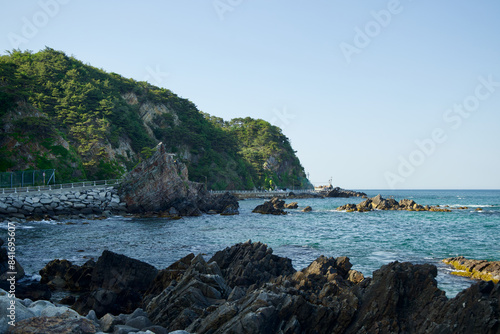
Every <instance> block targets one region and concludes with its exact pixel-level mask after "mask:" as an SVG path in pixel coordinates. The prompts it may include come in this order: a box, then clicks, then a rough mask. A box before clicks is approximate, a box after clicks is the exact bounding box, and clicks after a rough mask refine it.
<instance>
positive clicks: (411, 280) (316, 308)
mask: <svg viewBox="0 0 500 334" xmlns="http://www.w3.org/2000/svg"><path fill="white" fill-rule="evenodd" d="M106 257H110V259H115V260H116V259H118V260H119V261H118V260H117V261H114V260H112V261H105V262H106V263H108V264H109V263H115V265H112V266H110V269H109V271H110V272H114V274H106V273H105V272H102V275H99V277H101V278H102V279H101V278H100V279H99V284H96V285H95V286H92V287H91V289H96V291H97V292H98V291H101V290H102V289H103V288H104V289H106V287H110V286H115V287H116V286H117V285H120V286H122V287H123V286H128V287H129V288H132V285H134V284H132V282H136V281H135V279H126V278H123V277H126V276H127V275H126V274H125V273H129V274H132V273H134V275H135V277H137V278H141V279H143V278H145V277H144V272H145V271H146V272H147V271H148V270H149V269H148V267H145V266H146V264H143V263H141V262H140V261H137V260H132V259H125V258H126V257H123V256H121V255H112V254H108V256H106ZM122 257H123V258H122ZM103 263H104V262H103ZM119 263H121V264H122V265H117V264H119ZM98 264H99V261H98V262H97V264H96V266H97V265H98ZM124 264H127V265H126V266H125V265H124ZM104 268H105V267H104V266H102V267H101V269H102V270H104ZM133 268H135V269H133ZM102 270H101V271H102ZM153 271H154V270H153ZM153 271H151V273H150V274H148V277H153V276H154V275H153ZM436 275H437V269H436V267H435V266H433V265H429V264H423V265H414V264H411V263H399V262H393V263H390V264H388V265H385V266H383V267H381V268H380V269H379V270H377V271H375V272H374V273H373V278H364V277H363V275H362V274H361V273H359V272H357V271H355V270H352V265H351V263H350V261H349V259H348V258H346V257H338V258H327V257H324V256H320V257H319V258H317V259H316V260H315V261H313V262H312V263H311V264H310V265H309V266H308V267H307V268H305V269H303V270H301V271H295V270H294V269H293V268H292V266H291V261H290V260H289V259H286V258H282V257H279V256H276V255H273V254H272V250H271V249H270V248H268V247H267V246H266V245H264V244H261V243H252V242H250V241H248V242H246V243H242V244H237V245H234V246H232V247H229V248H226V249H224V250H222V251H220V252H217V253H216V254H215V255H214V256H213V257H212V258H211V259H210V260H209V261H205V259H204V258H203V257H202V256H201V255H198V256H195V255H194V254H190V255H188V256H186V257H184V258H182V259H180V260H179V261H177V262H176V263H174V264H172V265H171V266H170V267H169V268H167V269H164V270H161V271H159V272H158V273H157V274H156V278H154V277H153V278H151V279H150V280H149V281H148V282H149V283H148V288H146V284H145V283H144V282H141V283H138V282H136V283H137V284H138V286H137V287H136V289H135V292H137V293H139V294H141V295H142V296H143V299H142V302H143V305H144V307H145V311H146V312H144V311H142V310H140V309H138V310H136V311H134V314H133V316H132V315H131V316H125V315H119V316H118V315H111V314H106V315H104V316H102V317H101V319H100V320H98V319H97V317H95V313H94V311H90V313H89V315H88V316H87V318H88V319H91V320H92V319H94V320H93V322H92V323H93V324H94V325H96V326H100V329H101V330H102V331H105V332H113V331H115V332H117V331H120V330H133V329H134V328H135V329H137V330H136V331H138V330H139V328H146V326H150V327H149V328H153V327H151V325H155V326H156V327H154V330H153V332H158V331H159V332H164V333H168V332H170V331H174V330H186V331H187V332H189V333H243V332H244V333H256V334H257V333H450V334H451V333H500V320H499V317H498V315H499V314H500V286H499V285H498V284H494V283H493V282H491V281H490V282H480V283H477V284H475V285H473V286H471V287H470V288H468V289H466V290H464V291H462V292H461V293H459V294H458V295H457V296H456V297H455V298H453V299H448V298H446V296H445V293H444V292H443V291H441V290H440V289H438V287H437V282H436V279H435V277H436ZM117 277H122V278H120V282H121V283H117V281H116V278H117ZM92 282H95V280H94V279H93V280H92ZM127 282H128V283H127ZM129 283H130V284H129ZM96 291H92V293H95V292H96ZM128 291H129V293H130V290H128ZM134 300H135V299H134ZM129 305H130V304H129ZM135 305H136V304H134V306H135ZM121 306H122V307H123V305H121ZM127 309H128V310H129V311H128V312H131V311H132V308H130V307H129V308H127ZM80 312H82V313H85V312H86V311H85V312H83V311H82V310H80ZM99 316H100V315H99ZM136 317H137V318H138V320H135V321H132V319H134V318H136ZM33 321H34V320H33ZM130 325H133V326H130ZM134 326H135V327H134Z"/></svg>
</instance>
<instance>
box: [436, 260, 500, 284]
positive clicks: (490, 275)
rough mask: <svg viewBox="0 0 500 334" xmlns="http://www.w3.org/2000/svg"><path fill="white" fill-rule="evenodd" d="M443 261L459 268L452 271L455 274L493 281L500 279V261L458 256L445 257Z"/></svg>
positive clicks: (496, 281)
mask: <svg viewBox="0 0 500 334" xmlns="http://www.w3.org/2000/svg"><path fill="white" fill-rule="evenodd" d="M443 262H444V263H446V264H449V265H451V266H453V267H454V268H455V269H456V270H457V271H454V272H452V274H453V275H458V276H465V277H470V278H473V279H480V280H483V281H493V282H494V283H498V282H499V281H500V261H486V260H474V259H466V258H465V257H463V256H458V257H450V258H447V259H444V260H443Z"/></svg>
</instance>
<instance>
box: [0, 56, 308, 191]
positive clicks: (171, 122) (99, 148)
mask: <svg viewBox="0 0 500 334" xmlns="http://www.w3.org/2000/svg"><path fill="white" fill-rule="evenodd" d="M0 120H1V124H2V126H1V128H0V172H5V171H12V170H28V169H49V168H55V169H56V170H57V175H56V178H57V179H58V180H60V181H70V180H82V179H89V180H96V179H107V178H118V177H121V176H122V175H123V174H124V173H125V172H126V171H128V170H130V169H131V168H132V167H133V166H135V165H136V164H137V163H138V162H139V161H140V160H141V159H145V158H147V157H149V156H150V155H151V154H152V148H153V147H155V146H156V144H157V143H158V142H160V141H161V142H163V143H164V144H165V145H166V146H167V148H168V149H169V150H170V151H171V152H173V153H176V154H177V155H178V157H179V158H180V159H182V160H183V161H184V162H185V163H186V164H187V165H188V169H189V177H190V179H191V180H193V181H197V182H207V183H208V187H209V188H212V189H252V188H272V187H275V186H279V187H287V186H288V187H292V186H295V187H304V186H308V185H309V182H308V181H307V179H306V178H305V174H304V170H303V168H302V166H301V165H300V162H299V160H298V158H297V157H296V156H295V152H294V151H293V149H292V147H291V145H290V142H289V140H288V138H287V137H286V136H285V135H283V133H282V132H281V130H280V129H279V128H278V127H275V126H272V125H271V124H269V123H268V122H266V121H263V120H255V119H251V118H245V119H234V120H231V121H228V122H227V121H224V120H222V119H220V118H217V117H213V116H210V115H208V114H204V113H202V112H200V111H199V110H198V109H197V107H196V105H194V104H193V103H192V102H190V101H189V100H187V99H183V98H180V97H178V96H177V95H175V94H174V93H172V92H171V91H170V90H168V89H164V88H158V87H155V86H152V85H150V84H148V83H146V82H137V81H135V80H132V79H126V78H123V77H122V76H120V75H118V74H116V73H107V72H105V71H104V70H101V69H97V68H95V67H92V66H89V65H85V64H83V63H82V62H81V61H79V60H77V59H75V58H73V57H68V56H67V55H65V54H64V53H62V52H59V51H55V50H53V49H50V48H46V49H45V50H43V51H40V52H38V53H32V52H29V51H27V52H21V51H18V50H14V51H12V52H10V53H9V54H8V55H5V56H0Z"/></svg>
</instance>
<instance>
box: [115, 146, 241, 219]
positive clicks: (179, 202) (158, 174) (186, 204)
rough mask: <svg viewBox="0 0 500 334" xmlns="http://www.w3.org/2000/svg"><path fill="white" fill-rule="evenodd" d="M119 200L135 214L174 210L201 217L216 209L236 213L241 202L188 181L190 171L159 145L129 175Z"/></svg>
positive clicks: (220, 211) (218, 211) (124, 182)
mask: <svg viewBox="0 0 500 334" xmlns="http://www.w3.org/2000/svg"><path fill="white" fill-rule="evenodd" d="M119 193H120V198H121V199H122V200H123V201H124V202H125V203H127V207H128V211H129V212H132V213H144V212H160V211H165V212H166V211H172V209H174V211H175V212H176V213H178V214H180V215H181V216H198V215H200V214H201V213H202V211H203V212H208V211H209V210H214V211H216V212H217V213H222V214H237V213H238V201H237V200H236V198H235V197H234V196H233V195H231V194H224V195H220V196H212V195H210V193H209V192H208V191H207V190H206V189H205V185H204V184H202V183H196V182H191V181H189V180H188V169H187V167H186V165H185V164H183V163H182V162H181V161H179V160H178V159H177V158H176V156H175V155H174V154H171V153H168V152H167V151H166V148H165V146H164V145H163V144H162V143H160V144H158V146H157V147H156V151H155V153H154V154H153V155H152V156H151V157H150V158H149V159H147V160H145V161H143V162H141V163H140V164H139V165H138V166H137V167H136V168H135V169H134V170H132V171H131V172H130V173H128V174H127V175H126V177H125V178H124V180H123V182H122V184H121V187H120V190H119Z"/></svg>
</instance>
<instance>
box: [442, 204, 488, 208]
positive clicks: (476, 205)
mask: <svg viewBox="0 0 500 334" xmlns="http://www.w3.org/2000/svg"><path fill="white" fill-rule="evenodd" d="M444 206H446V205H443V204H442V205H440V207H444ZM465 206H466V207H468V208H495V207H498V205H490V204H448V207H450V208H461V207H465Z"/></svg>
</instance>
